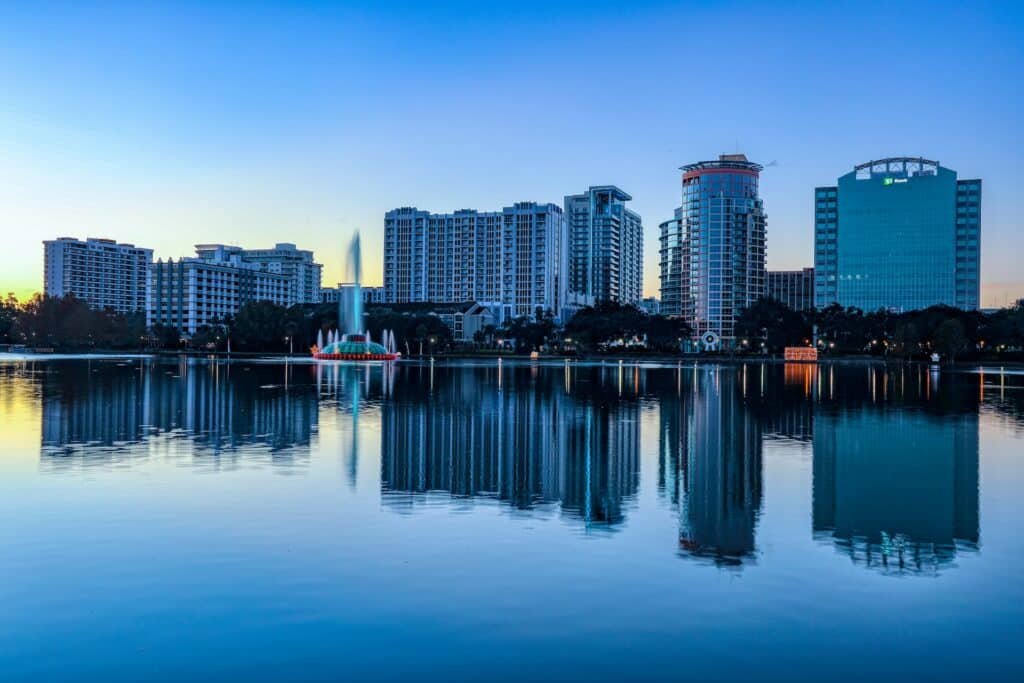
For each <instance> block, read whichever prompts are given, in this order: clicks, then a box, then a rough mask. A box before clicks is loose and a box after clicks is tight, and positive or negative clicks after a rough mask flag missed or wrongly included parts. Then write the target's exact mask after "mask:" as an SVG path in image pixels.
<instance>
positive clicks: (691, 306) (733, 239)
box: [663, 154, 766, 350]
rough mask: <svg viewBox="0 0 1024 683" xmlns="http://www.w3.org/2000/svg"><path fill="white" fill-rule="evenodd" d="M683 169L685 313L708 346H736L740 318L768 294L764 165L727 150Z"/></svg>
mask: <svg viewBox="0 0 1024 683" xmlns="http://www.w3.org/2000/svg"><path fill="white" fill-rule="evenodd" d="M681 170H682V171H683V206H682V214H681V217H680V218H681V220H682V225H681V226H680V230H681V234H683V235H685V247H684V249H686V250H688V252H689V256H688V259H687V272H686V273H684V274H683V289H684V293H683V295H682V296H681V297H680V299H681V305H682V316H683V318H685V319H686V321H687V322H688V323H689V324H690V326H691V327H693V330H694V336H695V339H697V340H698V341H699V342H700V343H701V344H702V347H703V348H704V349H707V350H711V349H718V348H721V347H724V348H731V347H733V346H735V343H736V338H735V332H734V329H735V325H736V318H737V317H738V316H739V314H740V312H742V311H743V309H744V308H746V307H748V306H750V305H751V304H753V303H754V302H755V301H757V300H758V299H760V298H761V297H763V296H764V295H765V267H764V263H765V225H766V217H765V213H764V204H763V202H762V201H761V199H760V197H759V196H758V193H757V184H758V178H759V175H760V172H761V166H760V165H759V164H755V163H752V162H750V161H747V157H746V156H744V155H743V154H722V155H720V156H719V157H718V160H717V161H699V162H697V163H695V164H688V165H686V166H683V167H682V169H681ZM663 296H664V295H663Z"/></svg>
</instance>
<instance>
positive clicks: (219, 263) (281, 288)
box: [146, 245, 319, 336]
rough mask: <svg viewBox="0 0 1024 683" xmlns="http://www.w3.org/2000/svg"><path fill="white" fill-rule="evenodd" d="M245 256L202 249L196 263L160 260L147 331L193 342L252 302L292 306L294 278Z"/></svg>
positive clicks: (152, 274) (150, 290)
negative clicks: (173, 333) (173, 332)
mask: <svg viewBox="0 0 1024 683" xmlns="http://www.w3.org/2000/svg"><path fill="white" fill-rule="evenodd" d="M241 252H242V250H241V249H239V248H238V247H227V246H223V245H199V246H198V247H197V248H196V253H197V256H196V257H192V258H182V259H179V260H177V261H174V260H173V259H168V260H167V261H166V262H165V261H163V260H158V261H157V262H156V263H154V264H153V265H152V266H150V269H149V282H148V287H147V297H148V300H147V305H146V324H147V326H149V327H152V326H154V325H165V326H168V327H173V328H175V329H177V330H179V331H180V332H181V333H182V334H185V335H190V336H191V335H193V334H195V333H196V330H198V329H199V328H201V327H204V326H209V325H214V324H216V323H219V322H222V321H223V320H224V319H225V318H227V317H228V316H233V315H235V314H237V313H238V311H239V310H240V309H241V308H242V306H244V305H245V304H247V303H250V302H254V301H270V302H271V303H275V304H278V305H279V306H290V305H291V304H292V303H293V301H292V293H293V291H294V288H293V283H292V278H290V277H288V276H287V275H283V274H281V273H276V272H272V271H270V270H265V269H263V268H261V267H260V265H259V264H256V263H250V262H248V261H245V260H243V258H242V253H241ZM317 294H318V296H319V287H318V288H317Z"/></svg>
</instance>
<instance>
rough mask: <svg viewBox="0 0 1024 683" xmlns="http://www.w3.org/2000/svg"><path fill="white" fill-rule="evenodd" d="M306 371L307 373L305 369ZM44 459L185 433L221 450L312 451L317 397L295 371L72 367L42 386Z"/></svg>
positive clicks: (193, 365) (197, 365)
mask: <svg viewBox="0 0 1024 683" xmlns="http://www.w3.org/2000/svg"><path fill="white" fill-rule="evenodd" d="M303 370H304V369H303ZM41 393H42V446H43V451H44V454H46V453H49V454H51V455H52V454H55V453H69V452H79V451H80V452H82V453H86V452H96V448H97V447H103V448H104V449H105V450H107V451H109V450H111V449H119V448H129V447H131V446H132V445H133V444H138V443H140V442H142V441H144V440H145V439H147V438H149V437H152V436H158V435H161V434H174V435H179V434H184V435H186V436H187V437H188V438H189V439H190V441H191V442H193V443H194V444H197V445H199V446H201V447H203V448H205V449H209V450H212V451H213V452H219V451H222V450H227V451H230V450H234V449H236V448H238V447H241V446H246V445H262V446H264V447H267V448H268V449H269V450H270V451H271V452H275V453H277V452H280V451H285V450H287V449H291V448H293V447H299V448H302V449H304V450H306V451H308V448H309V445H310V441H311V439H312V436H313V434H315V432H316V427H317V422H318V409H317V395H316V392H315V389H314V385H313V384H312V382H311V381H310V378H309V377H304V376H302V375H300V381H298V382H297V381H296V380H295V368H294V367H291V368H286V367H283V366H246V367H233V366H231V365H230V364H215V363H205V362H182V363H171V364H165V363H154V362H142V363H140V362H133V363H93V364H84V363H67V364H62V366H61V367H60V372H55V373H49V374H48V375H47V376H46V378H45V379H44V380H43V382H42V385H41Z"/></svg>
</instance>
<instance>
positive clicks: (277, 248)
mask: <svg viewBox="0 0 1024 683" xmlns="http://www.w3.org/2000/svg"><path fill="white" fill-rule="evenodd" d="M218 250H225V251H227V252H229V253H231V254H236V253H237V254H238V255H239V256H240V258H241V259H242V260H243V261H245V262H246V263H249V264H254V265H256V266H258V267H259V269H260V270H265V271H267V272H269V273H276V274H278V275H284V276H285V277H287V278H288V279H289V284H288V291H289V296H288V299H289V301H290V302H291V303H293V304H316V303H320V283H321V273H322V272H323V266H322V265H321V264H319V263H317V262H316V261H314V260H313V252H312V251H309V250H306V249H298V248H296V246H295V245H294V244H291V243H289V242H279V243H278V244H275V245H274V247H273V248H272V249H242V248H240V247H229V246H225V245H223V244H200V245H197V246H196V254H197V255H198V256H199V258H207V256H208V255H212V256H214V257H215V256H216V252H217V251H218Z"/></svg>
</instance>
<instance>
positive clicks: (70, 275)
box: [43, 237, 153, 313]
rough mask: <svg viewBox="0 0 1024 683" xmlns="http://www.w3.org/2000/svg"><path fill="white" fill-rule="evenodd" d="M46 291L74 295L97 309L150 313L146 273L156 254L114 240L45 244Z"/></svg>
mask: <svg viewBox="0 0 1024 683" xmlns="http://www.w3.org/2000/svg"><path fill="white" fill-rule="evenodd" d="M43 254H44V269H43V291H44V292H45V293H46V294H47V295H48V296H66V295H68V294H72V295H74V296H75V297H76V298H78V299H81V300H82V301H84V302H85V303H87V304H88V305H89V306H90V307H91V308H95V309H106V308H109V309H113V310H115V311H117V312H118V313H132V312H135V311H144V310H145V309H146V269H147V268H148V267H149V264H150V263H152V261H153V250H152V249H143V248H141V247H136V246H135V245H132V244H118V243H117V242H115V241H114V240H108V239H95V238H91V237H90V238H88V239H87V240H85V241H84V242H83V241H82V240H78V239H75V238H73V237H60V238H58V239H55V240H46V241H44V242H43Z"/></svg>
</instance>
